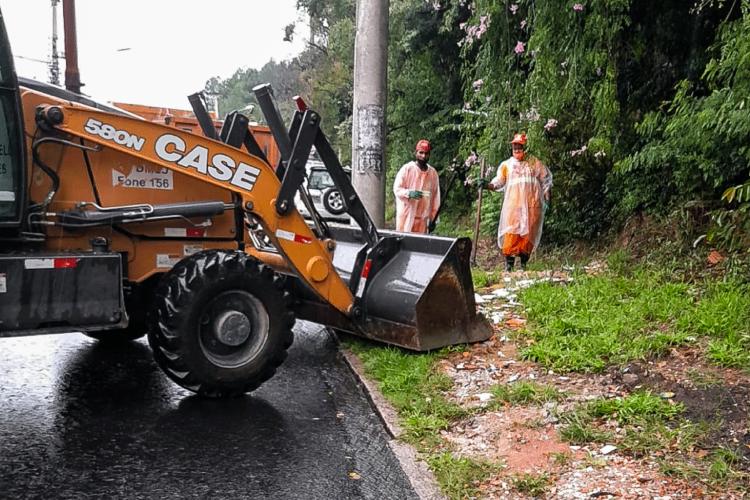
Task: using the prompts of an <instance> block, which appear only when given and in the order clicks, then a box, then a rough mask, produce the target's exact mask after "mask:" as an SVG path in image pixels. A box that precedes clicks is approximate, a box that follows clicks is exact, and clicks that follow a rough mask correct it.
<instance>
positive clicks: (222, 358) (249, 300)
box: [198, 290, 270, 368]
mask: <svg viewBox="0 0 750 500" xmlns="http://www.w3.org/2000/svg"><path fill="white" fill-rule="evenodd" d="M269 327H270V321H269V317H268V312H267V311H266V308H265V307H264V306H263V303H262V302H261V301H260V300H258V299H257V298H256V297H255V296H254V295H252V294H250V293H248V292H246V291H244V290H230V291H227V292H224V293H221V294H219V295H217V296H216V297H214V298H213V299H212V300H211V301H210V302H209V303H208V304H206V307H204V308H203V311H202V314H201V315H200V317H199V325H198V328H199V338H200V346H201V349H202V351H203V354H204V355H205V356H206V358H208V359H209V360H210V361H211V362H212V363H213V364H215V365H216V366H220V367H223V368H236V367H238V366H242V365H244V364H246V363H248V362H249V361H251V360H253V359H254V358H255V357H256V356H257V355H258V353H259V352H260V351H261V350H262V349H263V346H264V345H265V344H266V342H267V341H268V335H269Z"/></svg>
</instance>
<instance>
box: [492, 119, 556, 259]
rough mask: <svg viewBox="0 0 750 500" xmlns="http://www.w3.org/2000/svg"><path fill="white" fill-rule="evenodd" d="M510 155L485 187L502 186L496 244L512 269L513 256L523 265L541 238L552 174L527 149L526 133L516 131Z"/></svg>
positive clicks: (496, 189)
mask: <svg viewBox="0 0 750 500" xmlns="http://www.w3.org/2000/svg"><path fill="white" fill-rule="evenodd" d="M511 146H512V148H513V156H511V157H510V158H508V159H507V160H505V161H504V162H502V163H501V164H500V166H499V167H498V169H497V175H495V178H494V179H492V180H491V181H490V182H489V184H488V185H487V187H488V188H489V189H492V190H495V191H501V190H505V196H504V198H503V208H502V211H501V212H500V224H499V226H498V229H497V244H498V246H500V248H502V250H503V255H504V256H505V270H506V271H512V270H513V264H514V262H515V258H516V256H518V257H520V258H521V269H526V263H527V262H528V261H529V256H530V255H531V252H532V251H533V250H534V249H535V248H536V247H537V245H539V240H540V239H541V238H542V224H543V223H544V212H545V211H546V208H547V204H548V203H549V199H550V190H551V189H552V174H551V173H550V171H549V169H548V168H547V167H546V166H544V164H543V163H542V162H541V161H539V160H538V159H537V158H535V157H534V156H531V155H529V154H527V153H526V134H515V135H514V136H513V140H512V141H511Z"/></svg>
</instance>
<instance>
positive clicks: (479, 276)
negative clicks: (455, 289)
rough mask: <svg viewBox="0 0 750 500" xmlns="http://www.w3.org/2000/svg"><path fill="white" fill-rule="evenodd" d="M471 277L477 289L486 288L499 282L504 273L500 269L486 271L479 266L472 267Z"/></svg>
mask: <svg viewBox="0 0 750 500" xmlns="http://www.w3.org/2000/svg"><path fill="white" fill-rule="evenodd" d="M471 279H472V281H473V283H474V288H475V289H476V288H485V287H488V286H491V285H494V284H496V283H499V282H500V280H501V279H502V274H501V273H500V272H499V271H485V270H484V269H481V268H479V267H472V268H471Z"/></svg>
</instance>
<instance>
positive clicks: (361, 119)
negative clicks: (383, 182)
mask: <svg viewBox="0 0 750 500" xmlns="http://www.w3.org/2000/svg"><path fill="white" fill-rule="evenodd" d="M383 124H384V121H383V106H378V105H376V104H368V105H366V106H362V107H360V108H358V109H357V137H356V140H357V164H356V170H355V171H356V172H357V173H358V174H373V175H376V176H378V177H380V176H382V175H383V128H384V125H383Z"/></svg>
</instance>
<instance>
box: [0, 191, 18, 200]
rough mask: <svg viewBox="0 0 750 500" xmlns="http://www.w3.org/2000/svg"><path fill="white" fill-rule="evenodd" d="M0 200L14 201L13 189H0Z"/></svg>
mask: <svg viewBox="0 0 750 500" xmlns="http://www.w3.org/2000/svg"><path fill="white" fill-rule="evenodd" d="M0 201H16V193H14V192H13V191H0Z"/></svg>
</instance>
